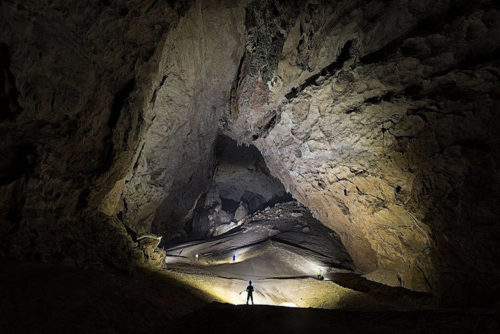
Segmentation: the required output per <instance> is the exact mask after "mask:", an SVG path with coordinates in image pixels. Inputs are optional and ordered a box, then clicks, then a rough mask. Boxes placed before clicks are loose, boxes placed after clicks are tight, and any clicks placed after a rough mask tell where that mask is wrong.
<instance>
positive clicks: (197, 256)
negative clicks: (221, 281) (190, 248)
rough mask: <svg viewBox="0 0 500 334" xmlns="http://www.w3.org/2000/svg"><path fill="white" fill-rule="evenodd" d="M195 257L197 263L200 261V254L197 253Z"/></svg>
mask: <svg viewBox="0 0 500 334" xmlns="http://www.w3.org/2000/svg"><path fill="white" fill-rule="evenodd" d="M194 257H195V258H196V261H199V260H200V254H198V253H196V255H195V256H194Z"/></svg>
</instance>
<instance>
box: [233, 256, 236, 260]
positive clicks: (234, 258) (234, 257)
mask: <svg viewBox="0 0 500 334" xmlns="http://www.w3.org/2000/svg"><path fill="white" fill-rule="evenodd" d="M234 261H236V255H234V254H233V262H234Z"/></svg>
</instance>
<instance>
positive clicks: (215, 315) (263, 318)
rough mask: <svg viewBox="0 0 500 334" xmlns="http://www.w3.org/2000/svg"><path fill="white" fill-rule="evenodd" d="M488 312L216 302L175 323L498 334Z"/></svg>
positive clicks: (223, 329) (206, 327)
mask: <svg viewBox="0 0 500 334" xmlns="http://www.w3.org/2000/svg"><path fill="white" fill-rule="evenodd" d="M497 316H498V314H497V313H495V312H486V311H464V310H460V311H455V310H448V311H431V310H426V311H408V312H400V311H383V312H378V311H375V312H373V311H372V312H367V311H342V310H321V309H301V308H287V307H278V306H264V305H256V306H246V305H245V306H232V305H228V304H217V303H212V304H210V305H208V306H206V307H204V308H203V309H201V310H199V311H196V312H194V313H192V314H189V315H187V316H185V317H184V318H183V319H181V320H180V321H178V322H176V323H175V326H176V327H175V331H176V332H178V333H200V332H203V333H240V334H242V333H336V334H337V333H384V334H386V333H494V332H498V330H500V327H499V326H500V325H499V321H498V317H497Z"/></svg>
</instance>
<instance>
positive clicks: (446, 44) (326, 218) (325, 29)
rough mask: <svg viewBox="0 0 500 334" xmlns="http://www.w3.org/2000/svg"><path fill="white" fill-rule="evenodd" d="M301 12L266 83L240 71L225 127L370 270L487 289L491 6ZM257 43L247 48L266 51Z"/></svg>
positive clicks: (408, 282) (437, 289)
mask: <svg viewBox="0 0 500 334" xmlns="http://www.w3.org/2000/svg"><path fill="white" fill-rule="evenodd" d="M304 8H305V9H307V10H303V11H301V14H300V15H299V17H298V18H297V19H294V18H293V17H284V19H285V20H286V19H291V20H294V21H293V24H291V25H290V26H291V28H290V30H289V31H288V32H287V33H286V38H285V42H284V46H283V50H282V57H278V58H279V59H280V60H279V63H278V65H277V69H276V70H274V72H273V73H274V75H272V77H273V78H274V79H273V80H268V81H266V80H263V79H262V75H261V73H258V74H252V73H251V71H248V72H243V73H245V74H246V75H245V76H243V77H242V79H241V80H240V81H239V82H238V84H237V85H236V86H237V89H236V92H235V93H234V94H233V97H234V99H233V103H232V105H233V109H232V110H231V113H230V115H229V117H228V118H229V120H230V122H229V124H228V127H227V129H228V133H230V134H231V135H232V136H234V137H237V138H240V140H246V141H248V142H253V143H254V144H255V145H256V146H257V147H258V148H259V149H260V150H261V152H262V153H263V155H264V157H265V159H266V162H267V165H268V166H269V168H270V169H271V172H272V173H273V174H274V175H275V176H278V177H279V178H280V179H281V181H282V182H283V184H285V185H286V187H287V190H289V191H290V192H291V193H292V195H294V197H296V198H297V199H299V200H300V201H301V202H302V203H303V204H305V205H306V206H307V207H308V208H310V209H311V210H312V211H313V212H314V213H315V214H316V216H317V218H318V219H320V220H321V221H322V222H323V223H324V224H326V225H327V226H330V227H331V228H333V229H335V230H336V231H337V232H339V233H340V235H341V237H342V241H343V242H344V244H345V245H346V247H347V249H348V250H349V252H350V254H351V256H352V257H353V259H354V261H355V263H356V264H357V266H358V268H360V269H362V270H365V271H366V272H370V274H368V275H367V277H369V278H371V279H375V280H379V281H382V282H384V283H386V284H393V285H401V286H403V287H407V288H410V289H415V290H420V291H431V292H434V293H436V294H442V295H446V297H445V298H456V299H459V300H460V299H462V300H466V299H467V298H469V297H470V296H471V295H472V296H473V298H476V297H477V299H478V300H479V299H481V298H482V297H485V296H484V295H481V296H479V295H478V294H476V292H477V291H476V290H475V289H477V290H481V289H483V288H485V287H487V286H491V285H494V281H493V278H492V277H497V275H498V269H497V268H496V265H494V263H495V258H496V257H497V256H498V249H497V247H496V246H495V244H496V243H497V241H496V237H495V236H494V235H495V234H494V233H497V232H498V224H497V218H496V217H497V216H498V213H499V206H498V201H497V200H496V199H495V198H498V190H497V189H498V182H499V179H498V162H499V158H498V157H499V155H498V147H497V145H496V143H498V139H499V138H498V128H499V124H498V118H497V117H495V113H496V112H498V43H497V42H496V41H497V40H498V34H499V24H498V18H499V17H498V15H499V13H498V11H497V10H495V9H492V8H491V6H490V5H489V4H488V2H476V3H474V4H471V3H466V2H449V1H437V2H436V1H432V2H425V1H424V2H422V1H408V2H405V3H402V2H387V3H385V2H376V1H373V2H370V3H369V4H367V5H365V6H360V3H356V2H353V1H349V2H336V3H335V4H332V5H325V6H319V5H313V4H309V5H305V7H304ZM270 25H272V23H270ZM247 32H248V33H249V34H251V31H247ZM248 40H249V41H250V43H251V42H252V39H251V38H249V39H248ZM259 47H261V45H259V44H258V43H256V44H254V45H251V46H248V45H247V49H249V48H251V49H252V50H253V51H252V52H254V53H255V52H257V53H258V52H261V53H263V54H265V53H266V52H269V50H267V49H263V50H259ZM262 47H263V48H266V46H265V45H262ZM245 60H246V59H245ZM248 61H249V62H250V64H247V63H246V62H244V63H243V65H242V68H243V69H245V68H252V66H253V64H252V62H255V60H253V59H250V60H248ZM267 75H268V77H269V74H267ZM241 138H244V139H241ZM494 231H496V232H494ZM492 232H494V233H492ZM477 275H479V276H477ZM457 276H459V277H460V279H457ZM478 278H479V281H481V283H479V284H480V285H483V284H484V285H483V286H482V288H479V287H478V286H477V285H476V284H475V283H473V282H475V281H476V280H477V279H478ZM458 286H462V287H463V288H458ZM466 286H470V287H472V286H473V287H472V291H470V293H469V292H467V293H463V294H461V295H458V294H456V295H454V294H455V293H457V292H456V291H460V289H467V288H466ZM448 288H450V289H449V290H448ZM455 289H457V290H455Z"/></svg>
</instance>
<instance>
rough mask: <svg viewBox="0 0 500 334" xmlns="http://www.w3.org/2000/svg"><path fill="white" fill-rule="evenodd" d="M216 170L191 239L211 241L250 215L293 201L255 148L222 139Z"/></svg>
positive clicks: (189, 232) (187, 229)
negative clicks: (210, 238) (208, 238)
mask: <svg viewBox="0 0 500 334" xmlns="http://www.w3.org/2000/svg"><path fill="white" fill-rule="evenodd" d="M215 157H216V167H215V171H214V174H213V178H212V182H211V185H210V188H209V190H208V191H207V192H206V193H205V194H203V195H202V196H201V197H200V199H199V200H198V202H197V204H196V207H195V209H194V212H193V217H192V218H191V219H190V220H189V221H188V222H187V224H186V226H185V232H186V233H187V235H188V236H189V238H207V237H212V236H215V235H219V234H221V233H224V232H225V231H228V230H230V229H231V228H234V227H235V226H236V225H237V224H238V222H240V221H241V220H242V219H243V218H245V217H246V216H247V215H250V214H253V213H255V212H256V211H259V210H263V209H265V208H266V207H272V206H274V205H275V204H277V203H284V202H289V201H292V200H293V198H292V196H291V195H290V194H289V193H287V192H286V190H285V188H284V186H283V184H282V183H281V182H280V181H279V180H278V179H276V178H275V177H273V176H272V175H271V173H270V172H269V169H268V168H267V166H266V164H265V162H264V158H263V157H262V155H261V153H260V152H259V150H258V149H257V148H256V147H255V146H253V145H249V146H247V145H241V144H238V143H237V142H236V141H235V140H233V139H231V138H230V137H227V136H224V135H219V136H218V138H217V142H216V147H215Z"/></svg>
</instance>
